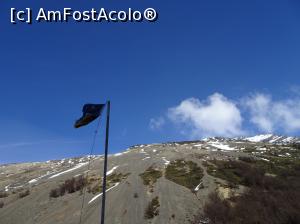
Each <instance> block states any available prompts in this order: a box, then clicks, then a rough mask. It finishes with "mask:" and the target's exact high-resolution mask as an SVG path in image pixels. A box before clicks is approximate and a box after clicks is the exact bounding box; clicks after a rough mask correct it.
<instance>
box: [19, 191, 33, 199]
mask: <svg viewBox="0 0 300 224" xmlns="http://www.w3.org/2000/svg"><path fill="white" fill-rule="evenodd" d="M29 194H30V191H29V189H27V190H26V191H23V192H21V193H19V198H25V197H26V196H28V195H29Z"/></svg>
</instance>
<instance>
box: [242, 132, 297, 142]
mask: <svg viewBox="0 0 300 224" xmlns="http://www.w3.org/2000/svg"><path fill="white" fill-rule="evenodd" d="M243 140H247V141H250V142H266V143H275V144H289V143H295V142H300V139H299V138H296V137H287V136H282V135H273V134H263V135H255V136H252V137H247V138H244V139H243Z"/></svg>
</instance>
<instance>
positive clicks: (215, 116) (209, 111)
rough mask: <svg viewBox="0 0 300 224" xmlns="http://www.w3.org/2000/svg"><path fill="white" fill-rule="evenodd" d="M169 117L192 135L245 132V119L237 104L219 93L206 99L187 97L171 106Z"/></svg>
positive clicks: (222, 134) (228, 134) (233, 134)
mask: <svg viewBox="0 0 300 224" xmlns="http://www.w3.org/2000/svg"><path fill="white" fill-rule="evenodd" d="M168 117H169V118H170V119H171V121H173V122H174V123H176V124H178V125H179V126H180V128H185V129H182V130H183V131H182V132H184V133H185V134H188V135H190V137H203V136H237V135H242V134H244V132H243V131H242V129H241V126H242V120H243V119H242V116H241V113H240V110H239V109H238V107H237V105H236V104H235V103H234V102H233V101H231V100H229V99H227V98H226V97H224V96H223V95H222V94H219V93H215V94H213V95H211V96H209V97H208V99H207V100H206V101H200V100H199V99H196V98H189V99H186V100H184V101H182V102H181V103H180V104H179V105H178V106H176V107H174V108H170V109H169V110H168ZM186 127H188V129H187V128H186Z"/></svg>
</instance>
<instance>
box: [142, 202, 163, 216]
mask: <svg viewBox="0 0 300 224" xmlns="http://www.w3.org/2000/svg"><path fill="white" fill-rule="evenodd" d="M159 206H160V204H159V200H158V197H155V198H153V199H152V200H151V201H150V202H149V204H148V206H147V208H146V210H145V215H144V217H145V219H153V218H154V217H155V216H157V215H159Z"/></svg>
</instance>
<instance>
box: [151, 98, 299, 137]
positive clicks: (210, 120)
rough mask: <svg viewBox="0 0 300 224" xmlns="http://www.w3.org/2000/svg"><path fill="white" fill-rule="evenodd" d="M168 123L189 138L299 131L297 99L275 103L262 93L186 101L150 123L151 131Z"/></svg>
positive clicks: (294, 132)
mask: <svg viewBox="0 0 300 224" xmlns="http://www.w3.org/2000/svg"><path fill="white" fill-rule="evenodd" d="M168 121H169V122H170V123H171V124H172V125H175V126H176V127H177V130H179V131H180V133H181V134H184V135H187V136H189V137H191V138H197V137H208V136H224V137H232V136H241V135H247V134H249V133H252V134H254V133H271V132H273V133H280V134H288V135H290V134H297V133H298V132H299V131H300V97H299V95H298V94H295V93H293V94H292V96H291V97H287V98H285V99H281V100H274V99H273V98H272V96H271V95H268V94H264V93H255V94H248V95H247V96H246V97H240V98H238V99H237V100H236V101H235V100H233V99H229V98H227V97H225V96H224V95H223V94H220V93H214V94H212V95H210V96H208V97H207V98H206V99H198V98H195V97H192V98H188V99H185V100H183V101H181V102H180V103H179V104H178V105H176V106H174V107H171V108H169V109H168V110H167V112H166V114H165V115H164V116H160V117H158V118H153V119H151V120H150V124H149V125H150V128H151V129H152V130H157V129H161V128H163V126H164V125H166V124H167V123H168Z"/></svg>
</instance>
